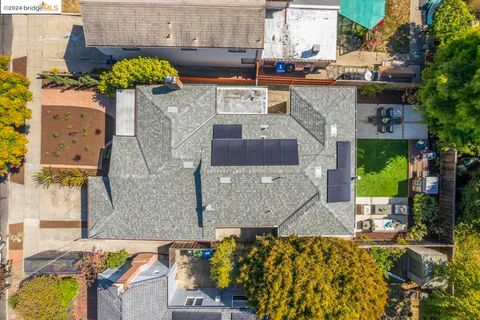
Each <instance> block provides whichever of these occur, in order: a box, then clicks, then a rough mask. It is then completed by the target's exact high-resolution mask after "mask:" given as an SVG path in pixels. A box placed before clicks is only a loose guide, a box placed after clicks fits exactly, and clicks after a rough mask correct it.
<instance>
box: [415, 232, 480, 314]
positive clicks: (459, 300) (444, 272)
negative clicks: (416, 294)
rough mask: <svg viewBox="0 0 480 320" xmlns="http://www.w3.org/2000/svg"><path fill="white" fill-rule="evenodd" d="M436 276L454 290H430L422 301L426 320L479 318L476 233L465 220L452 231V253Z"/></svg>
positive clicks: (479, 266)
mask: <svg viewBox="0 0 480 320" xmlns="http://www.w3.org/2000/svg"><path fill="white" fill-rule="evenodd" d="M438 276H439V277H440V278H443V279H445V280H450V281H451V282H452V283H453V285H454V289H455V291H454V294H453V295H452V294H450V293H449V292H447V291H446V290H444V289H438V290H434V291H433V292H432V293H431V294H430V295H429V297H428V299H425V300H423V302H422V308H421V310H422V314H423V318H424V319H427V320H464V319H480V234H479V233H478V229H476V228H474V227H473V226H472V225H469V224H460V225H459V226H458V227H457V230H456V231H455V255H454V257H453V259H452V261H451V262H449V263H447V264H446V266H444V267H443V268H439V271H438Z"/></svg>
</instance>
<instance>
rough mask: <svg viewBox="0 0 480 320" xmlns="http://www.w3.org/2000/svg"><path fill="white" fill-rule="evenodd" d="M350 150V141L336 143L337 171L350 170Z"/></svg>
mask: <svg viewBox="0 0 480 320" xmlns="http://www.w3.org/2000/svg"><path fill="white" fill-rule="evenodd" d="M351 150H352V149H351V142H350V141H337V169H350V166H351V155H352V151H351Z"/></svg>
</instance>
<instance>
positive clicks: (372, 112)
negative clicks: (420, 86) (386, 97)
mask: <svg viewBox="0 0 480 320" xmlns="http://www.w3.org/2000/svg"><path fill="white" fill-rule="evenodd" d="M379 110H383V113H384V116H386V113H387V111H388V110H391V116H390V117H391V120H392V121H391V122H388V123H385V124H388V125H391V131H390V132H389V131H387V129H386V128H385V130H384V132H381V131H380V130H379V128H378V125H379V124H382V123H380V121H381V119H380V120H378V119H373V121H371V120H372V117H374V118H377V114H378V112H379ZM393 119H396V121H393ZM422 119H423V115H422V114H421V113H420V112H419V111H418V110H417V109H415V106H412V105H401V104H369V103H359V104H358V105H357V137H358V138H360V139H382V140H383V139H394V140H398V139H412V140H416V139H428V128H427V126H426V125H425V124H423V123H422Z"/></svg>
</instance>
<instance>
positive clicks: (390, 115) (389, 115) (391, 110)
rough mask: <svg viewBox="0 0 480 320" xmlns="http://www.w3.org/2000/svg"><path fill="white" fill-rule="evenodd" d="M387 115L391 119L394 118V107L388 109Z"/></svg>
mask: <svg viewBox="0 0 480 320" xmlns="http://www.w3.org/2000/svg"><path fill="white" fill-rule="evenodd" d="M386 115H387V117H389V118H393V108H392V107H390V108H387V111H386Z"/></svg>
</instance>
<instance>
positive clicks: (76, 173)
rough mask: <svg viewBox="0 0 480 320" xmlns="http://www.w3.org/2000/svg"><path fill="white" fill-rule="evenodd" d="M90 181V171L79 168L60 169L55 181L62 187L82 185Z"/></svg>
mask: <svg viewBox="0 0 480 320" xmlns="http://www.w3.org/2000/svg"><path fill="white" fill-rule="evenodd" d="M87 181H88V173H87V172H85V171H83V170H82V169H79V168H72V169H67V170H64V169H60V170H59V171H58V173H57V175H56V179H55V182H56V183H57V184H58V185H59V186H61V187H70V188H73V187H81V186H83V185H84V184H86V183H87Z"/></svg>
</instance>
